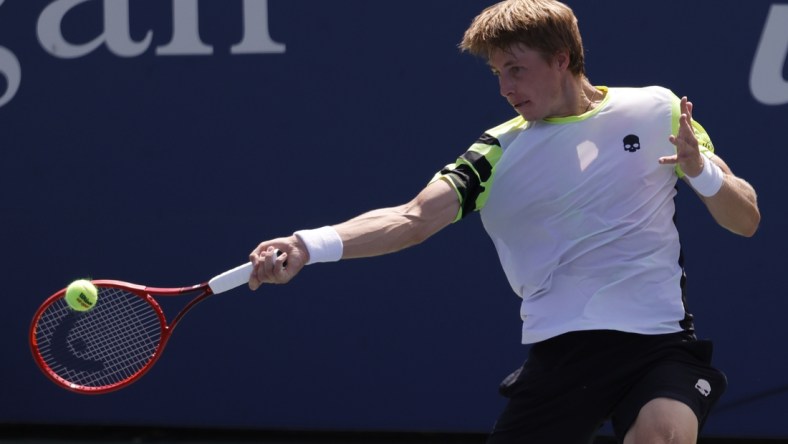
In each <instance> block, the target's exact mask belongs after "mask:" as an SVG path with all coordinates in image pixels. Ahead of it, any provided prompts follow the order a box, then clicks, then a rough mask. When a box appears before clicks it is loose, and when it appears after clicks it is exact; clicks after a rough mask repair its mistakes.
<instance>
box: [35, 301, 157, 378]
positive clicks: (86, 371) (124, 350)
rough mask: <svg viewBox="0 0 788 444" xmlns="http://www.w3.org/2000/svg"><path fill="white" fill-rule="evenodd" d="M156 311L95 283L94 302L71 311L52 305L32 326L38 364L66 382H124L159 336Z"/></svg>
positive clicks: (148, 355) (147, 356) (142, 362)
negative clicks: (97, 289)
mask: <svg viewBox="0 0 788 444" xmlns="http://www.w3.org/2000/svg"><path fill="white" fill-rule="evenodd" d="M162 328H163V326H162V323H161V320H160V318H159V316H158V312H157V310H156V308H155V307H153V305H151V304H150V303H149V302H148V301H147V300H145V299H143V298H141V297H139V296H137V295H136V294H134V293H130V292H128V291H125V290H122V289H119V288H111V287H99V297H98V303H97V304H96V306H95V307H94V308H93V309H91V310H89V311H87V312H77V311H74V310H72V309H71V308H70V307H69V306H68V304H66V302H65V300H63V299H59V300H57V301H55V302H54V303H52V304H51V305H50V306H49V307H48V308H47V309H46V310H45V311H44V312H43V313H42V315H41V317H40V318H39V319H38V321H37V324H36V342H37V344H38V350H39V353H40V356H41V358H42V359H43V361H44V363H45V364H46V365H47V366H48V367H49V369H50V370H51V371H52V372H53V373H54V374H55V375H57V376H58V377H60V378H61V379H63V380H65V381H67V383H69V384H71V385H72V386H84V387H104V386H111V385H115V384H118V383H120V382H122V381H125V380H127V379H129V378H131V377H132V376H134V375H135V374H136V373H137V372H139V371H140V370H141V369H142V368H144V367H145V365H146V364H147V363H148V362H150V360H151V359H153V357H154V355H155V352H156V350H157V348H158V346H159V343H160V342H161V339H162Z"/></svg>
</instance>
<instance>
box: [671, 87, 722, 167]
mask: <svg viewBox="0 0 788 444" xmlns="http://www.w3.org/2000/svg"><path fill="white" fill-rule="evenodd" d="M680 109H681V118H680V120H679V133H678V134H677V135H671V136H670V138H669V140H670V143H672V144H673V145H675V146H676V154H674V155H672V156H665V157H660V158H659V163H660V164H662V165H675V164H678V165H679V167H680V168H681V171H683V172H684V174H686V175H687V176H689V177H695V176H697V175H698V174H700V172H701V170H703V162H704V159H703V155H702V154H701V153H700V148H699V147H698V139H697V138H696V137H695V131H693V130H692V102H690V101H689V100H687V97H686V96H685V97H682V98H681V104H680ZM707 161H708V162H711V160H707Z"/></svg>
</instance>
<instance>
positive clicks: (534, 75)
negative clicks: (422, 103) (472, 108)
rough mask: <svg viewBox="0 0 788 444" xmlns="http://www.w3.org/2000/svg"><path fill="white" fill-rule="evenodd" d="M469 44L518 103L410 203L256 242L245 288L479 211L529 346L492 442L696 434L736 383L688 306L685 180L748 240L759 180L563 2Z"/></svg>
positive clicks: (476, 24) (509, 13)
mask: <svg viewBox="0 0 788 444" xmlns="http://www.w3.org/2000/svg"><path fill="white" fill-rule="evenodd" d="M460 47H461V48H462V49H463V50H465V51H468V52H470V53H472V54H474V55H477V56H480V57H483V58H485V59H486V60H487V61H488V64H489V66H490V67H491V68H492V71H493V73H494V74H495V75H496V76H498V78H499V85H500V93H501V95H502V96H503V97H504V98H505V99H506V100H507V101H508V102H509V103H510V104H511V106H512V107H513V108H514V109H515V111H516V112H517V114H518V116H517V117H516V118H513V119H511V120H510V121H508V122H505V123H503V124H501V125H499V126H497V127H495V128H492V129H490V130H488V131H486V132H485V133H484V134H483V135H482V136H481V138H480V139H479V140H477V141H476V142H475V143H474V144H472V145H471V146H470V148H469V149H468V150H467V151H466V152H465V153H464V154H463V155H462V156H460V157H459V158H458V159H457V161H456V162H455V163H453V164H450V165H448V166H446V167H445V168H444V169H443V170H442V171H440V172H439V173H437V174H436V176H435V177H434V178H433V180H432V181H431V182H430V183H429V184H428V185H427V186H426V187H425V188H424V189H423V190H422V191H421V192H420V193H419V194H418V195H417V196H416V197H415V198H414V199H413V200H412V201H410V202H408V203H406V204H404V205H401V206H398V207H393V208H383V209H379V210H375V211H371V212H368V213H366V214H362V215H360V216H358V217H355V218H353V219H350V220H348V221H346V222H344V223H340V224H337V225H334V226H326V227H322V228H318V229H313V230H302V231H296V232H295V233H294V234H293V235H291V236H288V237H282V238H278V239H274V240H270V241H266V242H263V243H261V244H260V245H259V246H258V247H257V248H256V249H255V250H254V251H253V252H252V253H251V255H250V259H251V261H252V262H253V263H254V272H253V274H252V276H251V278H250V287H251V288H253V289H256V288H257V287H258V286H260V285H261V284H262V283H267V282H271V283H285V282H288V281H289V280H290V279H292V278H293V277H294V276H295V275H296V274H297V273H298V272H299V271H301V269H302V267H303V266H304V265H306V264H312V263H317V262H325V261H336V260H339V259H344V258H358V257H367V256H375V255H380V254H386V253H391V252H394V251H397V250H401V249H403V248H406V247H409V246H411V245H414V244H418V243H420V242H422V241H424V240H425V239H427V238H429V237H430V236H432V235H433V234H435V233H436V232H437V231H439V230H441V229H442V228H444V227H446V226H448V225H449V224H451V223H452V222H456V221H459V220H460V219H462V218H464V217H466V216H468V215H469V214H471V213H472V212H474V211H480V213H481V218H482V221H483V224H484V227H485V229H486V231H487V233H488V235H489V236H490V238H491V239H492V241H493V243H494V244H495V247H496V249H497V252H498V256H499V259H500V261H501V266H502V267H503V269H504V271H505V273H506V276H507V278H508V280H509V283H510V284H511V286H512V288H513V289H514V291H515V292H516V293H517V294H518V295H519V296H520V297H521V298H522V308H521V316H522V320H523V330H522V332H523V333H522V341H523V343H526V344H533V345H532V347H531V348H530V354H529V357H528V360H527V361H526V362H525V364H524V365H523V366H522V367H521V368H520V369H518V370H517V371H515V372H514V373H512V375H510V376H509V377H508V378H506V379H505V380H504V382H503V383H502V384H501V388H500V390H501V393H502V394H503V395H504V396H506V397H508V398H509V402H508V404H507V406H506V408H505V409H504V411H503V413H502V414H501V416H500V418H499V419H498V421H497V423H496V424H495V427H494V430H493V432H492V434H491V436H490V438H489V442H490V443H496V444H497V443H561V444H573V443H588V442H590V441H591V440H592V439H593V436H594V434H595V433H596V431H597V430H598V428H599V426H600V425H601V424H602V423H603V422H604V421H606V420H611V421H612V424H613V428H614V431H615V434H616V436H617V437H618V439H619V440H620V441H623V442H624V443H662V442H671V443H694V442H696V440H697V437H698V433H699V430H700V428H701V426H702V424H703V422H704V420H705V418H706V417H707V415H708V413H709V410H710V409H711V407H712V405H713V404H714V403H715V402H716V401H717V400H718V399H719V397H720V395H721V394H722V392H723V391H724V390H725V387H726V379H725V376H724V375H723V374H722V373H721V372H720V371H718V370H716V369H715V368H713V367H712V366H711V364H710V361H711V343H710V342H708V341H704V340H698V339H696V337H695V334H694V328H693V320H692V316H691V315H690V314H689V313H688V312H687V311H686V310H685V304H684V297H683V296H684V295H683V284H684V270H683V266H682V257H681V248H680V243H679V236H678V232H677V230H676V226H675V225H674V222H673V216H674V212H675V207H674V196H675V195H676V187H675V186H676V182H677V180H678V179H679V178H682V179H683V180H684V181H686V182H687V183H688V184H689V185H690V186H691V187H692V188H693V189H694V190H695V192H696V193H697V195H698V196H699V198H700V201H701V202H703V203H704V204H705V205H706V207H707V208H708V210H709V212H710V213H711V214H712V216H713V217H714V219H715V220H716V221H717V222H718V223H719V224H720V225H721V226H723V227H725V228H726V229H728V230H730V231H732V232H734V233H737V234H739V235H742V236H752V235H753V234H754V233H755V231H756V230H757V227H758V224H759V221H760V213H759V210H758V206H757V201H756V194H755V191H754V189H753V188H752V187H751V186H750V185H749V184H748V183H747V182H745V181H744V180H742V179H740V178H738V177H736V176H735V175H734V174H733V172H732V171H731V169H730V168H729V167H728V166H727V165H726V163H725V162H724V161H723V160H722V159H721V158H720V157H719V156H717V155H716V154H714V153H713V149H714V148H713V145H712V143H711V140H710V139H709V137H708V135H707V134H706V131H705V130H704V129H703V127H701V125H700V124H698V123H697V122H695V121H693V120H692V104H691V103H690V102H688V101H687V99H686V97H685V98H681V99H679V98H678V97H677V96H675V95H674V94H673V93H672V92H671V91H669V90H667V89H664V88H661V87H645V88H608V87H602V86H596V87H595V86H593V85H592V84H591V83H590V82H589V80H588V78H587V77H586V76H585V68H584V57H583V56H584V55H583V46H582V42H581V37H580V34H579V31H578V28H577V19H576V18H575V16H574V13H573V12H572V11H571V9H570V8H569V7H567V6H566V5H564V4H562V3H559V2H557V1H553V0H507V1H503V2H501V3H498V4H495V5H493V6H491V7H489V8H487V9H486V10H484V11H483V12H482V13H481V14H480V15H479V16H477V17H476V18H475V19H474V21H473V23H472V24H471V26H470V27H469V28H468V30H467V31H466V33H465V36H464V38H463V40H462V43H461V45H460ZM275 248H278V249H280V250H281V251H283V252H284V254H282V255H281V256H279V257H275V255H274V254H273V250H274V249H275ZM285 261H287V266H286V267H283V265H284V263H285Z"/></svg>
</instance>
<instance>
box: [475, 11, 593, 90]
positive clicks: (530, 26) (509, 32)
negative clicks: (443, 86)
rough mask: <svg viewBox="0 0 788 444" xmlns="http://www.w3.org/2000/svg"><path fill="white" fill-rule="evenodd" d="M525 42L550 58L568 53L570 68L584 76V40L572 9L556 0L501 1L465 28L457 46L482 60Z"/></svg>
mask: <svg viewBox="0 0 788 444" xmlns="http://www.w3.org/2000/svg"><path fill="white" fill-rule="evenodd" d="M516 44H524V45H526V46H528V47H529V48H531V49H535V50H537V51H541V52H542V53H544V55H545V56H546V57H548V58H552V56H553V55H555V54H556V53H557V52H558V51H562V50H565V51H567V52H568V53H569V59H570V64H569V70H570V71H571V72H572V73H574V74H577V75H585V58H584V56H583V41H582V38H581V37H580V30H579V29H578V27H577V17H575V14H574V12H573V11H572V9H571V8H570V7H569V6H567V5H565V4H563V3H561V2H558V1H555V0H504V1H502V2H500V3H496V4H494V5H492V6H490V7H488V8H486V9H485V10H484V11H482V12H481V14H479V15H478V16H476V18H475V19H473V22H472V23H471V26H470V27H469V28H468V29H467V30H466V31H465V35H464V36H463V39H462V42H461V43H460V49H461V50H463V51H468V52H470V53H471V54H473V55H475V56H479V57H483V58H485V59H489V58H490V55H491V53H492V52H493V50H496V49H501V50H506V49H508V48H509V47H511V46H512V45H516Z"/></svg>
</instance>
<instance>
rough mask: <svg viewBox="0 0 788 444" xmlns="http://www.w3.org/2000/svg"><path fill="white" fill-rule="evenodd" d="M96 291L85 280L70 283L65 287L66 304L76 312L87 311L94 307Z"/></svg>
mask: <svg viewBox="0 0 788 444" xmlns="http://www.w3.org/2000/svg"><path fill="white" fill-rule="evenodd" d="M97 300H98V289H97V288H96V286H95V285H93V283H92V282H90V281H89V280H87V279H80V280H77V281H74V282H72V283H71V284H69V286H68V287H66V303H67V304H68V306H69V307H71V308H72V309H74V310H76V311H88V310H90V309H91V308H93V307H94V306H95V305H96V301H97Z"/></svg>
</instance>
